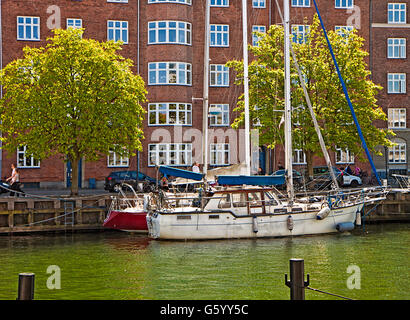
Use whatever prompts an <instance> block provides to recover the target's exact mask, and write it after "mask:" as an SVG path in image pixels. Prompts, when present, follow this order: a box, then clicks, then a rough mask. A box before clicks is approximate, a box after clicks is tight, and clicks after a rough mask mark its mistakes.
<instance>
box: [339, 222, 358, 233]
mask: <svg viewBox="0 0 410 320" xmlns="http://www.w3.org/2000/svg"><path fill="white" fill-rule="evenodd" d="M336 229H337V231H339V232H344V231H350V230H353V229H354V223H353V222H341V223H339V224H338V225H336Z"/></svg>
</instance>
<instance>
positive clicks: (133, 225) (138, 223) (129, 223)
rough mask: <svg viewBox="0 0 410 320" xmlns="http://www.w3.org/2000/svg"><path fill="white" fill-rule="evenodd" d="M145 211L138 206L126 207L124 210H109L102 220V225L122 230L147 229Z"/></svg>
mask: <svg viewBox="0 0 410 320" xmlns="http://www.w3.org/2000/svg"><path fill="white" fill-rule="evenodd" d="M132 209H134V210H132ZM146 215H147V212H146V211H145V210H140V208H127V209H125V210H111V211H110V212H109V213H108V216H107V218H106V219H105V220H104V224H103V226H104V227H106V228H111V229H118V230H123V231H131V232H134V231H148V227H147V220H146V218H145V217H146Z"/></svg>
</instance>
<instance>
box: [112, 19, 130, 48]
mask: <svg viewBox="0 0 410 320" xmlns="http://www.w3.org/2000/svg"><path fill="white" fill-rule="evenodd" d="M107 40H114V41H115V42H117V41H122V42H124V44H128V21H114V20H108V21H107Z"/></svg>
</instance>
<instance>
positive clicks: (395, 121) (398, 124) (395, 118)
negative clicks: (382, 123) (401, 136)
mask: <svg viewBox="0 0 410 320" xmlns="http://www.w3.org/2000/svg"><path fill="white" fill-rule="evenodd" d="M387 113H388V128H389V129H406V127H407V123H406V122H407V118H406V116H407V114H406V108H389V109H388V111H387Z"/></svg>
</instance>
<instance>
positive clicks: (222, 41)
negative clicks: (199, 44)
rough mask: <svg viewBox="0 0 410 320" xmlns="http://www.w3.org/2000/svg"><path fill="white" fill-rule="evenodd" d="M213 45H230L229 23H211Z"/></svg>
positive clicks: (211, 44)
mask: <svg viewBox="0 0 410 320" xmlns="http://www.w3.org/2000/svg"><path fill="white" fill-rule="evenodd" d="M210 29H211V43H210V46H211V47H228V46H229V25H227V24H211V26H210Z"/></svg>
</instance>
